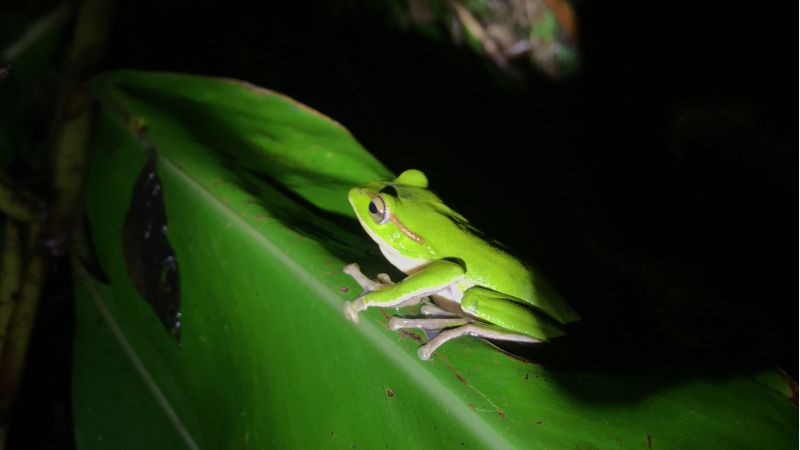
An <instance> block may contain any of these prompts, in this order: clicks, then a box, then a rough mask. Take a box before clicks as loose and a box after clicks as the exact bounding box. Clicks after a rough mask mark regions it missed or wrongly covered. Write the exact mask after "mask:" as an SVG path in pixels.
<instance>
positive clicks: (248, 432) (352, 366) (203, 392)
mask: <svg viewBox="0 0 800 450" xmlns="http://www.w3.org/2000/svg"><path fill="white" fill-rule="evenodd" d="M93 88H94V92H95V95H96V97H97V98H98V99H99V100H100V102H101V104H102V108H101V114H100V118H99V122H98V126H97V130H98V135H97V138H96V140H95V141H94V143H93V145H92V154H91V159H90V164H89V167H88V178H87V185H86V211H87V214H86V217H87V222H88V227H87V229H89V230H91V240H92V244H93V247H94V250H95V255H96V261H92V259H91V258H90V257H88V256H86V257H84V258H83V263H82V264H81V267H82V268H80V269H78V271H77V273H78V276H77V277H76V280H77V284H78V285H79V289H78V308H77V310H78V334H77V336H78V337H77V340H76V350H75V368H74V370H75V374H74V399H75V400H74V401H75V420H76V428H77V436H78V439H79V446H80V448H83V449H93V448H97V449H100V448H116V449H123V448H175V446H176V445H179V444H177V443H181V444H180V445H182V446H184V447H186V448H204V449H241V448H273V447H274V448H332V447H347V448H356V447H357V448H386V447H391V448H394V447H405V448H420V447H423V448H425V447H428V448H430V447H435V448H439V447H472V448H486V447H491V448H508V447H525V448H563V449H575V448H657V449H667V448H696V449H713V448H726V449H727V448H753V449H756V448H771V449H780V448H794V447H796V439H797V417H798V416H797V408H796V407H795V405H793V404H792V403H791V402H790V401H789V399H788V396H787V393H786V392H784V391H785V389H784V388H783V387H782V386H784V384H782V381H781V380H780V379H779V378H778V375H777V374H773V373H763V374H759V375H758V376H757V377H752V376H748V375H741V376H727V377H716V378H711V377H699V376H694V375H691V372H690V371H689V370H686V371H681V372H680V373H675V372H676V371H675V369H670V370H671V371H653V370H650V371H644V370H636V369H635V368H634V369H631V370H628V371H627V372H625V371H621V370H620V371H618V372H616V373H613V372H608V371H606V372H592V371H585V370H567V369H554V368H548V367H543V366H540V365H537V364H534V363H531V362H528V361H525V360H522V359H520V358H515V357H511V356H508V355H506V354H504V353H501V352H500V351H498V350H496V349H495V348H493V347H491V346H490V345H488V344H487V343H485V342H483V341H479V340H476V339H468V338H465V339H461V340H458V341H455V342H452V343H450V344H448V345H446V346H444V347H443V348H442V349H441V350H440V351H438V352H437V354H436V355H435V357H434V358H432V359H431V361H428V362H422V361H420V360H418V359H417V357H416V355H415V350H416V348H417V347H418V345H419V342H418V339H420V337H419V336H418V335H412V334H400V333H395V332H391V331H389V330H387V329H386V326H385V325H386V322H387V315H386V314H385V313H382V312H381V311H379V310H370V311H367V312H366V313H365V314H364V319H365V320H362V322H361V323H360V324H359V325H354V324H352V323H350V322H348V321H346V320H345V318H344V316H343V314H342V310H341V308H342V303H343V302H344V301H345V300H350V299H353V298H354V297H355V296H357V295H358V288H357V286H356V284H355V283H354V282H353V281H352V280H350V279H349V278H348V277H347V276H345V275H344V274H342V273H341V267H342V266H343V265H344V264H345V263H347V262H352V261H358V262H360V263H361V264H362V267H363V268H364V269H365V271H366V272H367V273H374V272H376V271H379V270H387V269H388V265H387V263H385V262H383V261H381V259H380V258H379V257H378V256H377V254H376V252H375V251H374V250H373V247H374V246H373V245H372V244H371V243H370V242H369V240H368V238H367V237H366V236H364V235H363V233H362V232H361V230H360V228H359V227H358V225H357V223H356V222H355V220H354V218H353V217H352V214H351V213H350V211H349V207H348V205H347V201H346V190H347V188H348V187H350V186H353V185H357V184H360V183H362V182H364V181H367V180H372V179H382V178H386V177H389V176H391V174H390V173H389V172H388V171H387V170H386V169H385V168H384V167H383V166H382V165H381V164H380V163H379V162H377V161H376V160H375V159H374V158H372V156H370V155H369V153H367V152H366V151H365V150H364V149H363V148H362V147H361V146H360V145H359V144H358V143H357V142H356V141H355V140H354V139H353V137H352V136H351V135H350V134H349V133H348V132H347V131H346V130H345V129H344V128H342V127H341V126H340V125H338V124H336V123H335V122H333V121H331V120H330V119H328V118H326V117H323V116H321V115H320V114H319V113H316V112H314V111H312V110H310V109H308V108H306V107H304V106H302V105H299V104H297V103H296V102H293V101H292V100H290V99H287V98H286V97H284V96H281V95H278V94H276V93H273V92H269V91H265V90H263V89H260V88H256V87H254V86H251V85H248V84H245V83H241V82H237V81H232V80H224V79H211V78H202V77H193V76H182V75H174V74H159V73H146V72H132V71H120V72H114V73H110V74H107V75H105V76H102V77H100V78H98V79H97V80H95V82H94V83H93ZM149 152H154V154H155V155H157V159H155V160H151V161H154V162H155V164H156V171H155V174H156V176H157V178H158V180H160V181H159V184H158V186H159V188H158V189H157V190H158V191H159V194H158V196H154V197H151V198H150V200H151V203H152V202H153V201H156V200H154V199H157V198H160V196H161V195H162V194H163V204H164V208H165V213H166V221H167V232H166V238H167V240H168V242H167V243H166V244H164V246H163V247H162V251H166V252H167V253H169V252H172V251H174V254H175V256H176V261H177V269H176V270H175V271H174V272H175V273H174V274H173V275H174V278H175V279H176V280H179V293H180V311H181V317H180V321H181V323H182V326H181V329H180V330H181V333H180V340H179V341H178V340H177V339H174V337H175V333H173V332H172V331H175V330H170V329H169V328H170V327H169V321H166V322H165V321H164V320H163V317H159V316H157V314H156V313H154V312H155V311H156V310H157V308H155V307H153V305H152V302H153V301H154V300H152V299H149V300H150V301H151V303H150V304H149V303H148V302H147V301H145V300H146V299H145V298H143V297H142V294H140V292H142V289H141V286H140V285H139V284H136V283H140V281H141V277H139V276H138V275H137V273H138V274H139V275H141V274H140V273H139V272H141V271H142V270H144V271H147V270H148V265H147V264H142V263H141V261H139V263H138V264H137V263H136V261H131V257H130V255H131V251H132V250H127V253H126V251H123V249H124V248H127V249H131V248H132V247H133V248H135V244H137V243H136V242H133V243H131V242H124V241H125V240H129V239H133V237H132V236H133V235H131V234H129V233H124V232H123V230H124V229H126V226H128V227H130V224H128V225H126V220H130V217H131V216H132V214H131V213H130V212H129V208H133V209H134V211H135V210H136V209H141V208H147V207H148V206H147V205H144V204H139V202H138V201H135V202H134V204H131V200H132V198H133V199H136V198H139V199H141V197H137V196H136V195H135V194H134V193H135V192H136V189H140V188H141V186H142V179H148V176H144V177H141V176H140V174H141V173H142V170H143V169H145V170H146V168H147V167H148V165H147V164H148V163H147V161H148V153H149ZM144 173H145V174H146V173H147V172H144ZM151 178H152V177H151ZM144 203H147V202H144ZM150 206H152V205H150ZM133 215H134V216H135V215H136V214H133ZM145 217H150V218H152V217H151V216H147V215H146V214H145ZM148 220H149V219H148ZM144 222H145V223H152V222H148V221H147V220H145V221H144ZM141 245H142V246H144V247H143V248H141V249H138V250H134V251H133V253H134V254H144V255H151V253H148V252H147V251H146V248H145V247H146V246H147V243H146V242H145V243H142V244H141ZM164 249H166V250H164ZM126 255H127V256H128V259H127V262H126ZM132 267H134V268H133V269H132ZM136 267H138V269H137V268H136ZM165 267H166V266H164V265H163V264H152V267H149V270H150V271H151V272H152V274H155V277H154V278H155V280H156V285H157V286H160V287H164V283H165V276H164V274H165V273H166V272H165ZM170 267H171V266H170ZM170 270H172V269H170ZM137 271H138V272H137ZM178 272H179V276H177V273H178ZM169 273H172V272H169ZM131 274H133V275H131ZM149 275H150V274H144V275H143V276H144V278H147V276H149ZM159 276H160V277H159ZM170 276H172V275H170ZM151 278H153V277H151ZM167 278H169V277H167ZM148 279H150V278H148ZM137 280H139V281H137ZM159 283H160V284H159ZM176 286H177V285H176ZM173 287H175V286H173ZM162 293H163V292H162ZM173 293H174V292H173ZM165 326H166V327H167V330H165ZM684 372H685V373H684ZM687 374H688V375H687ZM670 380H677V381H670ZM776 387H777V388H776Z"/></svg>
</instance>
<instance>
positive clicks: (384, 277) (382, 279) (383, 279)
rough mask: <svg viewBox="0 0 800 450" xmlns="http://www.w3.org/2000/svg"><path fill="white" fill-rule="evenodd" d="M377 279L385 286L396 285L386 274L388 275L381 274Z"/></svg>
mask: <svg viewBox="0 0 800 450" xmlns="http://www.w3.org/2000/svg"><path fill="white" fill-rule="evenodd" d="M376 278H377V279H378V281H379V282H381V283H383V284H385V285H392V284H394V282H393V281H392V279H391V278H390V277H389V274H386V273H379V274H378V275H377V276H376Z"/></svg>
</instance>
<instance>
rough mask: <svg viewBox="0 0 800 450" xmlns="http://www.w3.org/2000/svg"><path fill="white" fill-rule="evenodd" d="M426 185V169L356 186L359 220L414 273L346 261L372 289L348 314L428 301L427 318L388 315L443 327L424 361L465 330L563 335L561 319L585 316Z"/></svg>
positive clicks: (402, 323) (352, 196) (353, 199)
mask: <svg viewBox="0 0 800 450" xmlns="http://www.w3.org/2000/svg"><path fill="white" fill-rule="evenodd" d="M427 188H428V180H427V178H426V177H425V174H423V173H422V172H420V171H418V170H407V171H405V172H403V173H402V174H401V175H400V176H399V177H397V178H396V179H395V180H392V181H380V182H372V183H369V184H367V185H365V186H362V187H356V188H353V189H351V190H350V193H349V195H348V198H349V200H350V204H351V205H352V206H353V210H354V211H355V213H356V217H357V218H358V221H359V222H360V223H361V226H362V227H364V230H366V232H367V234H369V236H370V237H371V238H372V239H373V240H374V241H375V242H376V243H377V244H378V245H379V247H380V249H381V252H383V254H384V256H386V258H387V260H389V262H391V263H392V264H393V265H394V266H395V267H397V268H398V269H399V270H400V271H402V272H404V273H405V274H407V275H408V277H406V278H405V279H404V280H402V281H400V282H398V283H397V284H394V283H392V281H391V280H390V279H389V277H388V276H387V275H386V274H380V275H378V280H370V279H369V278H367V277H366V276H364V275H363V274H362V273H361V272H360V270H359V268H358V265H357V264H349V265H348V266H346V267H345V269H344V271H345V273H348V274H350V275H351V276H352V277H353V278H354V279H355V280H356V282H358V283H359V284H360V285H361V286H362V288H364V289H365V291H366V292H365V293H364V294H362V295H361V296H360V297H358V298H357V299H355V300H354V301H352V302H346V303H345V305H344V312H345V316H346V317H347V318H348V319H350V320H352V321H353V322H356V323H357V322H358V313H359V312H361V311H363V310H365V309H367V308H369V307H371V306H379V307H400V306H408V305H413V304H417V303H420V302H424V304H423V307H422V309H421V312H422V314H423V315H425V316H426V317H425V318H419V319H404V318H399V317H393V318H392V319H391V320H390V321H389V328H391V329H393V330H397V329H401V328H422V329H426V330H444V331H442V332H441V333H439V334H438V335H437V336H436V337H435V338H433V339H431V340H430V341H428V342H427V343H426V344H425V345H423V346H422V347H420V349H419V351H418V352H417V354H418V355H419V357H420V359H423V360H426V359H428V358H430V356H431V354H432V353H433V352H434V351H435V350H436V348H438V347H439V346H440V345H442V344H444V343H445V342H447V341H449V340H451V339H454V338H457V337H459V336H464V335H470V336H477V337H481V338H487V339H495V340H506V341H516V342H542V341H547V340H549V339H550V338H553V337H556V336H560V335H562V334H563V331H562V330H561V328H560V326H559V324H566V323H569V322H574V321H576V320H579V319H580V318H579V316H578V315H577V314H576V313H575V312H574V311H573V310H572V309H571V308H570V307H569V305H567V303H566V302H565V301H564V300H563V299H562V298H561V296H559V295H558V293H557V292H556V291H555V290H554V289H553V288H552V287H551V286H550V285H549V284H548V283H547V281H545V280H544V279H543V278H542V277H540V276H539V275H538V274H536V273H535V272H534V271H533V270H532V269H531V268H530V267H528V266H526V265H525V264H523V263H522V262H520V261H519V260H518V259H516V258H514V257H513V256H511V255H509V254H508V253H506V252H504V251H502V250H501V249H499V248H498V247H497V246H496V245H493V244H492V243H491V242H489V241H487V240H485V238H483V237H481V236H480V233H479V232H477V230H475V229H474V228H472V227H471V226H470V225H469V223H468V222H467V220H466V219H465V218H464V217H462V216H461V215H460V214H458V213H457V212H455V211H453V210H452V209H450V208H448V207H447V206H446V205H445V204H444V203H442V201H441V200H440V199H439V197H437V196H436V195H435V194H434V193H433V192H431V191H429V190H428V189H427ZM429 297H430V298H431V299H432V300H433V302H434V303H435V304H431V303H429V302H428V300H427V298H429Z"/></svg>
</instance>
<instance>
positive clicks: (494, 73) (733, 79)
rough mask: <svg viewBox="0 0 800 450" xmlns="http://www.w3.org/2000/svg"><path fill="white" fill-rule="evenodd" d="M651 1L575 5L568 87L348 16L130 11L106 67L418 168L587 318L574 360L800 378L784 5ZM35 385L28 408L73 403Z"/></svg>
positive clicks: (234, 9) (49, 335)
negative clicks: (186, 77) (204, 78)
mask: <svg viewBox="0 0 800 450" xmlns="http://www.w3.org/2000/svg"><path fill="white" fill-rule="evenodd" d="M642 3H643V4H639V3H636V4H633V3H631V4H626V3H620V2H605V3H601V2H595V1H581V2H579V3H576V4H575V6H576V10H577V14H578V19H579V28H580V51H581V54H582V62H581V68H580V71H579V73H578V74H577V76H575V77H573V78H571V79H568V80H563V81H559V82H556V81H553V80H550V79H548V78H546V77H545V76H543V75H540V74H539V73H537V72H536V70H535V69H527V70H525V71H524V75H525V77H524V78H523V79H521V80H510V79H508V78H507V77H505V76H504V74H502V73H501V72H499V71H498V70H497V69H495V68H494V67H493V66H492V65H491V63H490V62H488V61H486V60H485V59H484V58H482V57H481V56H479V55H477V54H475V53H473V52H471V51H470V50H468V49H466V48H464V47H459V46H457V45H455V44H453V43H452V42H451V41H449V40H448V39H446V37H447V33H446V32H443V33H442V34H441V35H442V36H443V37H444V39H437V38H435V37H432V36H431V35H430V34H423V33H419V32H416V31H415V30H413V29H410V28H404V27H401V26H399V25H398V24H397V23H396V21H394V20H393V19H392V18H391V17H392V14H391V12H392V11H395V12H396V10H394V9H393V8H391V7H389V6H388V5H386V4H384V3H383V2H370V1H355V0H350V1H344V2H314V1H309V2H281V3H274V2H265V3H264V4H256V3H250V2H240V1H227V2H190V1H175V0H168V1H167V0H158V1H155V0H145V1H137V2H122V3H121V4H119V5H118V8H117V10H116V14H115V19H114V20H115V21H114V27H113V32H112V33H113V36H112V40H111V41H110V42H109V52H108V58H107V59H106V61H105V62H104V65H103V68H104V69H107V68H138V69H155V70H168V71H177V72H189V73H199V74H207V75H216V76H226V77H233V78H240V79H244V80H247V81H251V82H253V83H255V84H258V85H261V86H264V87H267V88H270V89H273V90H277V91H280V92H283V93H285V94H288V95H289V96H291V97H293V98H295V99H297V100H299V101H301V102H303V103H305V104H307V105H309V106H311V107H313V108H315V109H317V110H319V111H321V112H323V113H325V114H327V115H328V116H330V117H332V118H333V119H335V120H337V121H338V122H340V123H342V124H343V125H344V126H345V127H347V128H348V129H349V130H351V131H352V132H353V134H354V135H355V136H356V137H357V138H358V139H359V141H360V142H361V143H362V144H363V145H364V146H365V147H366V148H367V149H368V150H369V151H370V152H372V153H373V154H374V155H375V156H376V157H377V158H378V159H379V160H381V161H383V162H384V163H385V164H386V165H387V166H388V167H389V168H390V169H391V170H393V171H394V172H396V173H399V172H400V171H402V170H404V169H406V168H418V169H422V170H424V171H425V172H426V173H427V175H428V177H429V179H430V180H431V186H432V188H433V189H434V190H435V191H436V192H437V193H438V194H439V195H440V196H441V197H442V198H444V199H445V201H446V202H447V203H448V204H449V205H450V206H452V207H453V208H454V209H456V210H458V211H459V212H461V213H462V214H464V215H465V216H466V217H468V218H469V219H470V220H471V221H472V222H473V223H474V224H475V225H477V226H478V228H480V229H482V230H483V231H485V232H486V233H487V234H489V235H490V236H492V237H494V238H497V239H498V240H500V241H502V242H504V243H506V244H508V245H509V246H510V247H512V248H514V249H515V250H516V251H518V252H519V253H521V254H523V255H524V256H526V257H529V258H530V259H532V260H533V261H535V262H536V263H537V265H538V266H539V267H540V268H541V269H542V270H543V271H544V272H545V273H546V274H547V275H548V276H549V278H551V279H552V280H553V282H554V283H555V284H556V285H557V286H558V288H559V290H561V291H562V293H563V294H564V296H565V297H566V298H567V299H568V300H569V301H570V303H571V304H573V305H574V306H575V308H576V309H577V310H578V311H579V312H580V313H581V315H582V316H583V317H584V321H583V322H582V323H580V324H577V325H576V326H575V327H574V329H573V330H570V331H571V333H570V338H569V339H568V340H567V341H566V343H563V344H560V345H561V346H563V348H566V349H568V350H569V354H571V355H572V356H571V357H570V361H567V364H570V365H580V366H591V367H595V368H603V369H606V370H611V371H613V370H626V368H630V367H651V368H654V369H656V370H658V369H659V368H665V367H674V366H680V367H684V368H686V369H687V370H688V371H690V372H691V371H697V372H696V373H703V374H707V373H713V374H714V376H723V377H724V376H726V375H732V374H738V373H742V372H754V371H756V370H758V369H763V368H768V367H781V368H783V369H784V370H785V371H786V372H787V373H788V374H790V375H791V376H792V377H794V378H795V379H796V378H797V370H798V369H797V355H798V348H797V342H798V340H797V337H798V332H797V331H798V330H797V326H798V291H797V286H798V284H797V283H798V279H797V276H796V274H797V273H798V265H797V261H798V259H797V252H796V249H797V248H798V242H797V235H798V234H797V229H798V220H797V217H798V216H797V213H798V209H797V204H798V197H797V185H798V180H797V167H798V140H797V136H798V129H797V123H798V116H797V103H796V98H797V96H796V91H795V86H796V80H797V77H798V71H797V59H796V55H797V54H798V53H797V50H798V49H797V46H796V42H797V41H796V37H797V28H796V19H795V18H796V12H797V11H796V5H792V6H791V7H789V6H786V5H779V4H776V5H771V6H770V7H767V6H766V5H763V6H762V5H759V4H756V3H752V4H750V5H734V4H724V3H720V4H717V3H716V2H715V3H713V4H712V3H710V2H708V3H700V2H688V3H686V4H667V3H663V2H642ZM779 8H785V9H786V10H781V9H779ZM443 31H444V30H443ZM49 298H50V299H51V300H45V304H44V307H43V308H42V312H43V315H42V317H41V320H40V326H39V329H40V330H47V331H42V332H40V333H38V334H37V337H36V338H35V341H34V347H33V352H34V353H33V360H32V364H31V366H30V367H29V369H30V370H29V373H31V374H34V373H41V372H43V371H44V372H45V373H48V374H50V375H48V376H49V377H51V378H48V379H59V380H60V379H63V378H61V377H58V376H56V375H53V374H57V373H64V372H66V371H68V370H69V367H68V361H69V357H68V356H64V355H65V352H68V349H67V348H65V346H64V345H60V346H54V345H52V344H53V343H54V342H69V339H68V338H65V337H64V336H65V335H67V336H68V334H69V333H70V331H69V330H70V326H69V324H68V323H66V324H65V323H64V320H63V317H64V313H65V311H69V307H68V306H69V304H68V303H65V302H66V301H65V300H63V296H61V297H59V296H58V295H55V296H52V295H51V296H50V297H49ZM53 298H62V301H60V302H56V301H55V300H52V299H53ZM48 301H49V302H50V304H51V305H52V304H55V305H56V307H55V308H50V309H48V307H47V305H48ZM65 304H66V306H60V308H61V309H58V308H59V306H58V305H65ZM56 318H57V319H56ZM554 348H555V349H558V348H560V347H558V346H556V347H554ZM54 352H58V354H60V355H62V357H61V358H52V357H49V356H47V355H48V354H50V353H54ZM538 356H539V357H541V358H545V359H546V358H550V357H552V355H548V354H547V352H545V353H544V354H541V355H538ZM54 361H55V362H54ZM58 361H61V362H60V363H58ZM47 364H50V365H58V367H51V366H48V365H47ZM59 364H60V365H59ZM58 370H61V372H58ZM32 376H34V375H32ZM39 383H41V380H39V381H37V380H36V379H30V380H29V381H28V382H27V384H26V385H25V386H30V387H29V388H28V389H27V390H26V391H24V392H23V395H24V396H27V397H25V398H32V397H30V396H32V395H34V396H35V395H40V396H49V397H53V398H62V399H63V402H68V399H67V397H68V393H67V394H64V393H61V394H53V393H48V392H47V390H45V391H44V392H42V391H41V389H39V388H36V392H33V389H32V388H33V386H41V385H40V384H39ZM51 385H52V386H54V388H53V389H56V387H58V386H62V388H64V389H66V388H68V386H66V385H65V383H64V382H55V383H51ZM62 390H63V389H62ZM59 396H60V397H59ZM20 403H25V400H24V399H22V398H21V402H20ZM64 404H66V403H64ZM64 404H61V406H58V405H56V407H55V408H54V409H53V410H54V411H62V412H61V413H54V414H53V416H54V417H56V419H53V420H54V421H55V422H58V423H64V421H65V420H67V419H64V418H63V417H61V416H63V415H64V414H66V415H68V414H69V413H68V406H66V408H67V409H65V406H64ZM30 413H31V414H33V411H31V412H30ZM58 414H61V416H58ZM57 416H58V417H61V418H60V419H59V418H58V417H57ZM18 417H19V419H18V420H20V421H24V420H26V416H25V413H24V412H23V413H21V414H20V415H19V416H18ZM66 433H68V431H66ZM56 434H58V433H56ZM17 439H18V440H17V444H19V445H21V443H22V441H23V440H24V439H23V438H21V437H18V438H17ZM26 439H28V441H26V442H25V446H28V447H31V446H33V447H35V446H37V445H39V446H42V445H44V444H43V442H44V441H45V437H43V435H42V434H41V433H39V434H38V435H37V434H36V433H31V435H30V436H27V437H26ZM53 439H55V438H53ZM13 442H14V441H11V442H10V443H9V444H10V445H11V444H12V443H13ZM52 443H53V441H51V442H50V444H52ZM12 448H13V447H12Z"/></svg>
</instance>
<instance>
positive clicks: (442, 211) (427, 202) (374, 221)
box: [348, 169, 466, 271]
mask: <svg viewBox="0 0 800 450" xmlns="http://www.w3.org/2000/svg"><path fill="white" fill-rule="evenodd" d="M348 198H349V200H350V204H351V205H352V206H353V210H354V211H355V213H356V216H357V217H358V221H359V222H360V223H361V226H362V227H364V229H365V230H366V231H367V233H368V234H369V236H370V237H371V238H372V240H374V241H375V242H376V243H377V244H378V245H379V246H380V248H381V251H382V252H383V254H384V255H385V256H386V257H387V258H388V259H389V260H390V262H392V264H394V265H395V266H396V267H398V268H399V269H400V270H402V271H407V269H413V268H414V267H417V266H420V265H422V264H424V263H426V262H428V261H430V260H432V259H436V258H441V257H442V255H439V251H438V250H437V243H441V241H442V239H446V236H447V235H448V233H452V232H458V227H457V223H458V222H463V223H465V224H466V220H465V219H464V218H463V217H461V216H460V215H458V213H456V212H454V211H452V210H451V209H450V208H448V207H447V206H446V205H444V204H443V203H442V201H441V200H440V199H439V197H437V196H436V195H435V194H434V193H433V192H431V191H429V190H428V178H427V177H426V176H425V174H424V173H422V172H421V171H419V170H414V169H412V170H406V171H405V172H403V173H402V174H400V176H399V177H397V178H395V179H394V180H392V181H377V182H372V183H368V184H366V185H364V186H360V187H356V188H353V189H351V190H350V193H349V195H348Z"/></svg>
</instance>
